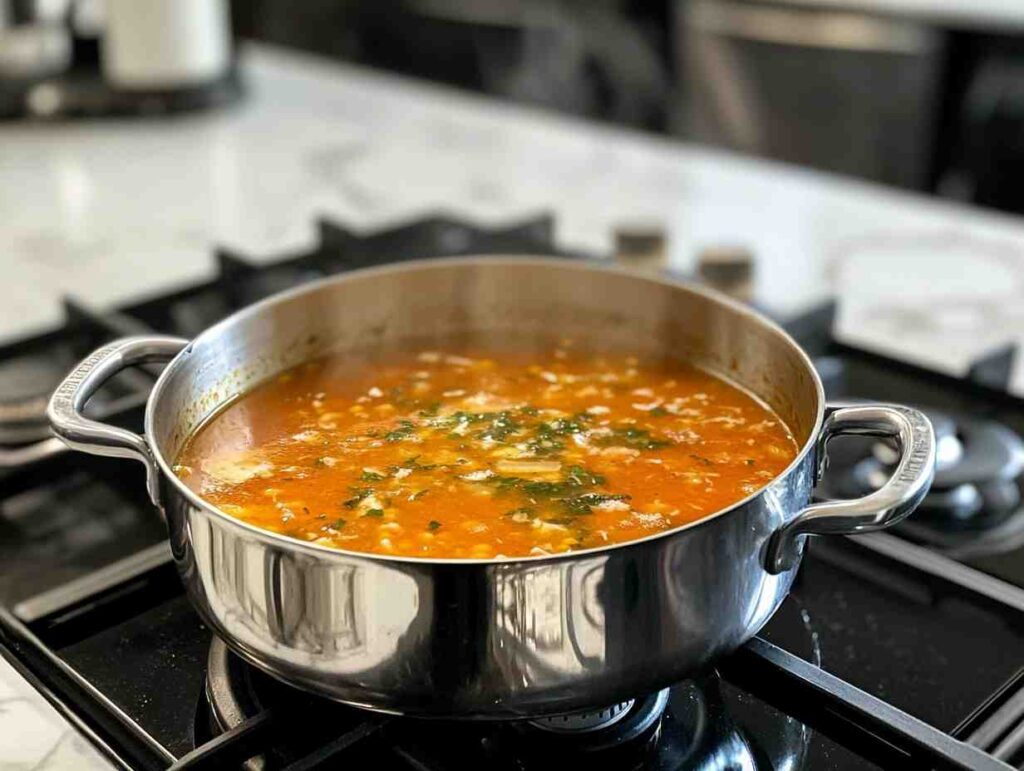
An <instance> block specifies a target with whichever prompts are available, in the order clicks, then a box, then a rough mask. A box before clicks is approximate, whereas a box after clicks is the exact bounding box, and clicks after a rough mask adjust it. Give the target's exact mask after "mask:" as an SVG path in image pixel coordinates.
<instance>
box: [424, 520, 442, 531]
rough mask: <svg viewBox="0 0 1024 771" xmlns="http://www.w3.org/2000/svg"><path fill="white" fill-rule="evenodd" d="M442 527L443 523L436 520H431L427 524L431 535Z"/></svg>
mask: <svg viewBox="0 0 1024 771" xmlns="http://www.w3.org/2000/svg"><path fill="white" fill-rule="evenodd" d="M440 527H441V523H440V522H438V521H437V520H436V519H432V520H430V521H429V522H428V523H427V530H429V531H430V532H431V533H433V532H434V531H435V530H437V529H438V528H440Z"/></svg>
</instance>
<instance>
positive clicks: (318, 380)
mask: <svg viewBox="0 0 1024 771" xmlns="http://www.w3.org/2000/svg"><path fill="white" fill-rule="evenodd" d="M797 450H798V448H797V444H796V442H795V441H794V439H793V436H792V434H791V433H790V431H789V430H788V428H787V427H786V426H785V425H784V424H783V422H782V421H781V420H780V419H779V417H778V416H777V415H776V414H774V413H773V412H772V411H771V410H770V409H769V408H768V407H767V406H766V405H764V404H763V403H761V402H760V401H758V400H757V399H755V398H754V397H753V396H751V395H750V394H748V393H746V392H745V391H743V390H741V389H740V388H738V387H737V386H735V385H733V384H731V383H729V382H727V381H725V380H723V379H721V378H719V377H717V376H715V375H712V374H710V373H708V372H706V371H704V370H702V369H698V368H696V367H693V366H689V365H687V364H682V363H679V362H672V361H641V360H638V359H637V358H635V357H631V356H613V355H593V354H583V353H576V352H574V351H573V350H572V347H571V346H563V347H556V348H552V349H551V350H550V351H549V352H547V353H545V354H542V355H537V354H525V353H523V354H511V353H502V354H500V355H499V354H497V353H495V352H493V351H492V352H485V351H466V350H459V351H419V352H410V353H408V354H406V355H401V356H395V357H393V358H390V359H387V360H386V361H382V362H377V363H375V364H373V365H372V366H370V365H364V366H358V367H355V366H354V365H353V364H352V362H351V361H350V360H349V359H348V358H347V357H346V356H344V355H338V356H330V357H327V358H323V359H319V360H316V361H313V362H310V363H307V364H304V365H302V366H300V367H297V368H295V369H292V370H289V371H287V372H285V373H284V374H282V375H280V376H278V377H276V378H275V379H273V380H271V381H269V382H266V383H263V384H262V385H260V386H258V387H257V388H255V389H254V390H252V391H251V392H249V393H247V394H245V395H243V396H241V397H240V398H238V399H236V400H235V401H234V402H232V403H231V404H229V405H228V406H227V407H225V408H224V409H222V410H221V411H220V412H218V413H217V414H216V415H214V416H213V417H212V418H211V419H210V420H208V421H207V422H206V424H205V425H204V426H203V427H202V428H201V429H200V430H199V431H198V432H197V433H196V434H195V436H194V437H192V438H191V439H190V441H189V442H188V443H187V444H186V446H185V448H184V450H183V451H182V453H181V455H180V457H179V459H178V462H177V465H176V466H175V472H176V473H177V474H178V476H179V477H180V478H181V479H182V480H183V481H184V483H185V484H186V485H188V486H189V487H190V488H191V489H192V490H193V491H195V492H196V493H197V494H198V495H200V496H201V497H202V498H204V499H206V500H207V501H209V502H211V503H213V504H214V505H216V506H217V507H218V508H220V509H221V510H222V511H224V512H226V513H227V514H230V515H231V516H233V517H237V518H238V519H240V520H243V521H245V522H248V523H250V524H252V525H255V526H257V527H260V528H264V529H266V530H271V531H274V532H276V533H281V534H283V535H287V536H290V537H292V538H297V539H300V540H303V541H310V542H313V543H316V544H320V545H323V546H327V547H332V548H337V549H345V550H353V551H362V552H375V553H379V554H387V555H404V556H410V557H424V558H494V557H502V556H506V557H519V556H531V555H546V554H555V553H559V552H567V551H575V550H580V549H589V548H594V547H601V546H606V545H610V544H615V543H621V542H623V541H630V540H633V539H637V538H642V537H644V536H648V535H651V534H654V533H657V532H659V531H664V530H669V529H672V528H675V527H678V526H680V525H684V524H686V523H689V522H693V521H695V520H699V519H702V518H704V517H707V516H709V515H710V514H713V513H715V512H717V511H720V510H721V509H723V508H726V507H728V506H730V505H731V504H734V503H736V502H737V501H739V500H741V499H743V498H745V497H747V496H748V495H750V494H752V493H754V492H756V491H757V490H758V489H760V488H761V487H763V486H764V485H765V484H767V483H768V482H770V481H771V480H772V479H773V478H775V476H777V475H778V474H779V473H780V472H782V471H783V470H784V469H785V468H786V467H787V466H788V465H789V464H790V462H792V460H793V459H794V458H795V457H796V454H797Z"/></svg>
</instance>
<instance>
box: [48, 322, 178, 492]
mask: <svg viewBox="0 0 1024 771" xmlns="http://www.w3.org/2000/svg"><path fill="white" fill-rule="evenodd" d="M186 345H188V340H183V339H182V338H180V337H167V336H164V335H140V336H138V337H126V338H124V339H121V340H114V341H113V342H111V343H107V344H106V345H104V346H103V347H101V348H97V349H96V350H95V351H93V352H92V353H91V354H89V355H88V356H86V357H85V358H84V359H82V361H80V362H79V363H78V365H77V366H76V367H75V368H74V369H73V370H71V372H70V373H68V376H67V377H65V378H64V381H63V382H62V383H61V384H60V385H59V386H57V390H56V391H54V392H53V396H51V397H50V403H49V405H48V406H47V408H46V416H47V418H48V419H49V421H50V428H51V429H52V430H53V433H55V434H56V435H57V437H58V438H59V439H60V440H61V441H63V442H64V444H66V445H68V447H71V448H72V449H75V450H82V451H83V452H88V453H92V454H93V455H108V456H113V457H116V458H134V459H135V460H139V461H142V463H143V464H145V466H146V483H147V487H148V488H149V497H150V498H152V500H153V502H154V503H156V504H157V505H159V500H158V494H157V491H158V489H159V480H160V474H159V471H158V469H157V466H156V462H155V461H154V460H153V452H152V450H150V448H149V443H148V442H147V441H146V438H145V437H144V436H142V435H141V434H136V433H134V432H132V431H129V430H128V429H125V428H119V427H118V426H111V425H107V424H106V423H100V422H99V421H98V420H92V419H90V418H87V417H85V415H83V414H82V410H83V408H84V407H85V404H86V402H88V401H89V398H90V397H91V396H92V395H93V394H94V393H96V391H97V390H99V388H100V386H102V385H103V384H104V383H105V382H106V381H108V380H109V379H110V378H112V377H113V376H114V375H116V374H117V373H118V372H120V371H121V370H123V369H125V368H127V367H132V366H135V365H137V364H147V363H149V362H155V361H168V360H170V359H173V358H174V357H175V356H177V355H178V353H179V352H180V351H181V350H182V349H183V348H184V347H185V346H186Z"/></svg>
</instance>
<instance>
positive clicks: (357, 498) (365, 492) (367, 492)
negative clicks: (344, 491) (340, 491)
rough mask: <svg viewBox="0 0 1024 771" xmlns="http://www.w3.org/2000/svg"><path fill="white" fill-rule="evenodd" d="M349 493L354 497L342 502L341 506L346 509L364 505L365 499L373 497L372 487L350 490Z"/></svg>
mask: <svg viewBox="0 0 1024 771" xmlns="http://www.w3.org/2000/svg"><path fill="white" fill-rule="evenodd" d="M349 491H350V492H351V493H352V497H351V498H349V499H348V500H347V501H342V504H341V505H342V506H344V507H345V508H346V509H354V508H355V507H356V506H358V505H359V504H360V503H362V501H363V499H364V498H369V497H370V496H371V495H373V488H372V487H352V488H349Z"/></svg>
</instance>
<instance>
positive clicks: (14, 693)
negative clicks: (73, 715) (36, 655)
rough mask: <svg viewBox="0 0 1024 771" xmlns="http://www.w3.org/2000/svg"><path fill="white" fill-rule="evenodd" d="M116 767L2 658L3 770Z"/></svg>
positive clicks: (97, 770)
mask: <svg viewBox="0 0 1024 771" xmlns="http://www.w3.org/2000/svg"><path fill="white" fill-rule="evenodd" d="M114 767H115V766H114V765H113V763H111V762H110V761H109V760H107V758H105V757H104V756H103V755H101V754H100V752H99V751H98V750H97V749H96V748H95V747H93V745H92V744H90V743H89V742H88V741H87V740H86V739H85V738H84V737H82V736H81V735H80V734H79V733H78V732H77V731H76V730H75V729H74V728H73V727H72V726H71V725H70V724H69V723H68V722H67V721H66V720H64V718H63V717H61V715H60V714H59V713H58V712H57V711H56V710H55V709H54V708H53V707H52V706H50V704H49V703H48V702H47V701H46V700H45V699H44V698H43V697H42V696H40V695H39V694H38V693H37V692H36V691H35V690H34V689H33V688H32V686H31V685H30V684H29V683H28V681H26V680H25V679H24V678H22V676H21V675H20V674H18V672H17V671H16V670H15V669H14V668H13V667H12V666H11V665H10V664H9V663H7V661H5V660H4V659H2V658H0V771H29V770H30V769H31V770H32V771H58V770H59V771H100V770H101V769H103V770H106V769H111V768H114Z"/></svg>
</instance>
